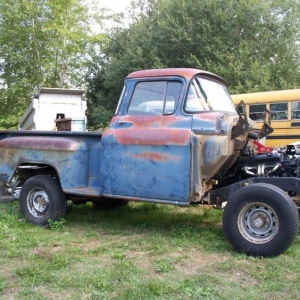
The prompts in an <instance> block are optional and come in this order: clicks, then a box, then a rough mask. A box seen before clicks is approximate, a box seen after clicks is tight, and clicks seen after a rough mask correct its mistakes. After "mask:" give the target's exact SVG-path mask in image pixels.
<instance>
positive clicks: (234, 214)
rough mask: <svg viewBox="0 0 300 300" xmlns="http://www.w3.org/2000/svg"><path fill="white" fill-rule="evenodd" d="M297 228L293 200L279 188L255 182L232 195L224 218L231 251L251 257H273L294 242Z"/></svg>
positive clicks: (297, 219)
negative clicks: (231, 247) (232, 249)
mask: <svg viewBox="0 0 300 300" xmlns="http://www.w3.org/2000/svg"><path fill="white" fill-rule="evenodd" d="M298 226H299V218H298V212H297V208H296V206H295V204H294V203H293V201H292V199H291V198H290V197H289V196H288V195H287V194H286V193H285V192H284V191H283V190H281V189H279V188H278V187H276V186H274V185H271V184H265V183H257V184H251V185H249V186H247V187H244V188H242V189H240V190H239V191H237V192H236V193H234V194H233V196H232V197H231V199H230V200H229V201H228V203H227V205H226V207H225V210H224V215H223V229H224V233H225V236H226V237H227V239H228V241H229V242H230V243H231V245H232V246H233V248H234V249H235V250H236V251H238V252H244V253H246V254H248V255H253V256H264V257H269V256H276V255H279V254H280V253H282V252H284V251H285V250H286V249H287V248H288V247H289V246H290V245H291V243H292V242H293V240H294V238H295V237H296V235H297V232H298Z"/></svg>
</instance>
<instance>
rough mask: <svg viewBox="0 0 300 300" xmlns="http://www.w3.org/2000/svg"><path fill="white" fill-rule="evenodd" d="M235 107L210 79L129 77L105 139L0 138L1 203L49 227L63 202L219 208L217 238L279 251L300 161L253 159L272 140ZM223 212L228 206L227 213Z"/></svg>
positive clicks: (293, 230)
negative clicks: (15, 204) (13, 204)
mask: <svg viewBox="0 0 300 300" xmlns="http://www.w3.org/2000/svg"><path fill="white" fill-rule="evenodd" d="M271 131H272V128H271V127H270V126H269V125H268V124H267V123H265V125H264V126H263V128H261V129H257V128H256V125H255V123H254V122H253V121H252V120H251V119H249V118H247V116H246V115H245V114H241V113H240V110H239V109H236V108H235V106H234V105H233V102H232V99H231V97H230V95H229V94H228V91H227V84H226V82H225V81H224V79H222V78H221V77H219V76H217V75H215V74H212V73H210V72H206V71H202V70H198V69H189V68H173V69H156V70H155V69H154V70H143V71H136V72H133V73H131V74H129V75H128V76H127V77H126V79H125V82H124V88H123V91H122V94H121V96H120V99H119V102H118V105H117V108H116V112H115V115H114V117H113V118H112V120H111V124H110V128H109V129H108V130H106V131H104V132H70V131H68V132H67V131H66V132H63V131H62V132H56V131H51V132H50V131H47V132H45V131H8V130H5V131H0V159H1V160H0V201H2V202H3V201H14V200H18V201H19V204H20V210H21V213H22V215H23V216H24V217H25V218H27V219H28V220H29V221H30V222H32V223H34V224H37V225H42V226H47V225H48V223H49V220H50V219H51V220H59V219H60V218H62V217H64V215H65V213H66V207H67V200H69V201H73V202H74V203H76V202H80V203H81V202H82V201H92V202H93V203H94V205H96V206H97V205H98V206H101V205H105V206H111V207H117V206H122V205H125V204H126V203H128V201H145V202H152V203H161V204H173V205H179V206H188V205H190V204H193V203H194V204H208V205H214V206H216V207H220V208H221V207H222V206H225V209H224V213H223V229H224V234H225V236H226V238H227V239H228V241H229V242H230V243H231V245H232V247H233V248H234V249H235V250H236V251H239V252H244V253H246V254H248V255H254V256H264V257H268V256H275V255H279V254H280V253H282V252H284V251H285V250H286V249H287V248H288V247H289V246H290V245H291V243H292V242H293V240H294V238H295V237H296V235H297V233H298V226H299V215H298V207H299V203H298V195H299V194H300V179H299V178H298V177H299V176H298V175H299V173H300V172H299V161H298V159H293V158H290V157H287V156H285V155H283V154H281V153H259V154H258V153H257V151H256V146H255V145H254V143H253V141H255V140H258V139H259V138H262V137H264V136H266V135H267V134H269V133H270V132H271ZM224 204H226V205H224Z"/></svg>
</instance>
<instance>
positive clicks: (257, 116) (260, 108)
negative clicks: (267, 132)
mask: <svg viewBox="0 0 300 300" xmlns="http://www.w3.org/2000/svg"><path fill="white" fill-rule="evenodd" d="M266 109H267V106H266V104H250V105H249V114H250V118H251V119H252V120H253V121H263V114H264V113H265V110H266Z"/></svg>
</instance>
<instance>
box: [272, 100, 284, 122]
mask: <svg viewBox="0 0 300 300" xmlns="http://www.w3.org/2000/svg"><path fill="white" fill-rule="evenodd" d="M270 113H271V120H287V118H288V104H287V103H286V102H281V103H271V104H270Z"/></svg>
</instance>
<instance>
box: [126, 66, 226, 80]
mask: <svg viewBox="0 0 300 300" xmlns="http://www.w3.org/2000/svg"><path fill="white" fill-rule="evenodd" d="M197 74H202V75H208V76H210V77H215V78H217V79H219V80H221V81H223V82H224V83H226V81H225V80H224V79H223V78H221V77H220V76H218V75H215V74H213V73H210V72H207V71H203V70H200V69H192V68H170V69H150V70H141V71H135V72H132V73H130V74H128V75H127V77H126V78H143V77H160V76H181V77H184V78H187V79H189V78H192V77H193V76H195V75H197Z"/></svg>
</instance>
